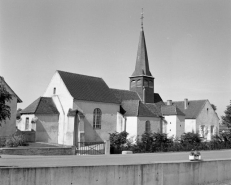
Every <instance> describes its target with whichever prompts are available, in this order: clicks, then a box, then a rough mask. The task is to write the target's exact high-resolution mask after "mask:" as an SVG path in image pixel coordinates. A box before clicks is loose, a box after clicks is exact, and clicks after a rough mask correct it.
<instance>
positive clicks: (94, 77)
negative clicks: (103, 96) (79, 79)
mask: <svg viewBox="0 0 231 185" xmlns="http://www.w3.org/2000/svg"><path fill="white" fill-rule="evenodd" d="M56 71H57V72H63V73H69V74H74V75H81V76H86V77H90V78H99V79H102V80H103V78H102V77H96V76H90V75H83V74H79V73H73V72H67V71H61V70H56Z"/></svg>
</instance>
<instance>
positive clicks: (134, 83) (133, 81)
mask: <svg viewBox="0 0 231 185" xmlns="http://www.w3.org/2000/svg"><path fill="white" fill-rule="evenodd" d="M135 87H136V81H135V80H132V81H131V88H135Z"/></svg>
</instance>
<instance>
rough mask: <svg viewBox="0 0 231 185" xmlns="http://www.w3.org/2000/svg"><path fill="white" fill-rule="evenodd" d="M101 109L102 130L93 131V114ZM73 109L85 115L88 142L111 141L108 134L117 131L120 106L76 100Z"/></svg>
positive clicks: (86, 139) (85, 133) (85, 132)
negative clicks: (95, 110) (97, 109)
mask: <svg viewBox="0 0 231 185" xmlns="http://www.w3.org/2000/svg"><path fill="white" fill-rule="evenodd" d="M96 108H99V109H100V110H101V112H102V117H101V129H93V112H94V109H96ZM73 109H78V110H82V111H83V114H84V118H83V122H84V136H85V141H86V142H88V141H89V142H92V141H104V140H108V139H109V134H108V133H113V132H115V131H116V127H117V112H119V110H120V105H119V104H112V103H100V102H91V101H80V100H75V101H74V105H73Z"/></svg>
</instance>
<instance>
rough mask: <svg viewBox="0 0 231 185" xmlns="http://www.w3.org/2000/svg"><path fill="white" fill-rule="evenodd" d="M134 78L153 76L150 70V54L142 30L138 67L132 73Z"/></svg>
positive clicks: (137, 60) (137, 58)
mask: <svg viewBox="0 0 231 185" xmlns="http://www.w3.org/2000/svg"><path fill="white" fill-rule="evenodd" d="M133 76H149V77H152V74H151V72H150V70H149V63H148V54H147V48H146V42H145V37H144V31H143V29H141V31H140V39H139V45H138V51H137V57H136V67H135V71H134V72H133V73H132V77H133Z"/></svg>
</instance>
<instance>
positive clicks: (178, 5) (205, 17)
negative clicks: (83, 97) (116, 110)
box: [0, 0, 231, 116]
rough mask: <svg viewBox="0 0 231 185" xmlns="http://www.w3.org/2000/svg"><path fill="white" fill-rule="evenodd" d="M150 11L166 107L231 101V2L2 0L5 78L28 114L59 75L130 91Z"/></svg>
mask: <svg viewBox="0 0 231 185" xmlns="http://www.w3.org/2000/svg"><path fill="white" fill-rule="evenodd" d="M142 8H143V11H144V33H145V39H146V45H147V51H148V58H149V67H150V71H151V73H152V75H153V77H154V78H155V81H154V91H155V92H156V93H159V94H160V95H161V97H162V99H163V100H164V101H167V100H173V101H183V100H184V99H185V98H188V99H189V100H200V99H208V100H209V101H210V103H212V104H214V105H215V106H217V113H218V115H219V116H222V115H224V111H225V110H226V106H227V105H229V103H230V100H231V1H230V0H222V1H220V0H203V1H202V0H164V1H163V0H143V1H141V0H97V1H94V0H78V1H76V0H39V1H38V0H0V76H3V77H4V79H5V81H6V82H7V83H8V84H9V85H10V86H11V88H12V89H13V90H14V91H15V93H16V94H17V95H18V96H19V97H20V98H21V99H22V101H23V103H20V104H18V108H22V109H23V108H25V107H27V106H28V105H29V104H30V103H32V102H33V101H34V100H36V99H37V98H38V97H40V96H43V93H44V92H45V90H46V88H47V86H48V84H49V82H50V80H51V78H52V76H53V75H54V73H55V71H56V70H62V71H67V72H73V73H78V74H84V75H90V76H96V77H102V78H103V79H104V81H105V82H106V83H107V85H108V86H109V87H110V88H117V89H129V77H130V76H131V75H132V73H133V71H134V69H135V62H136V55H137V49H138V41H139V34H140V28H141V20H140V17H141V9H142Z"/></svg>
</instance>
